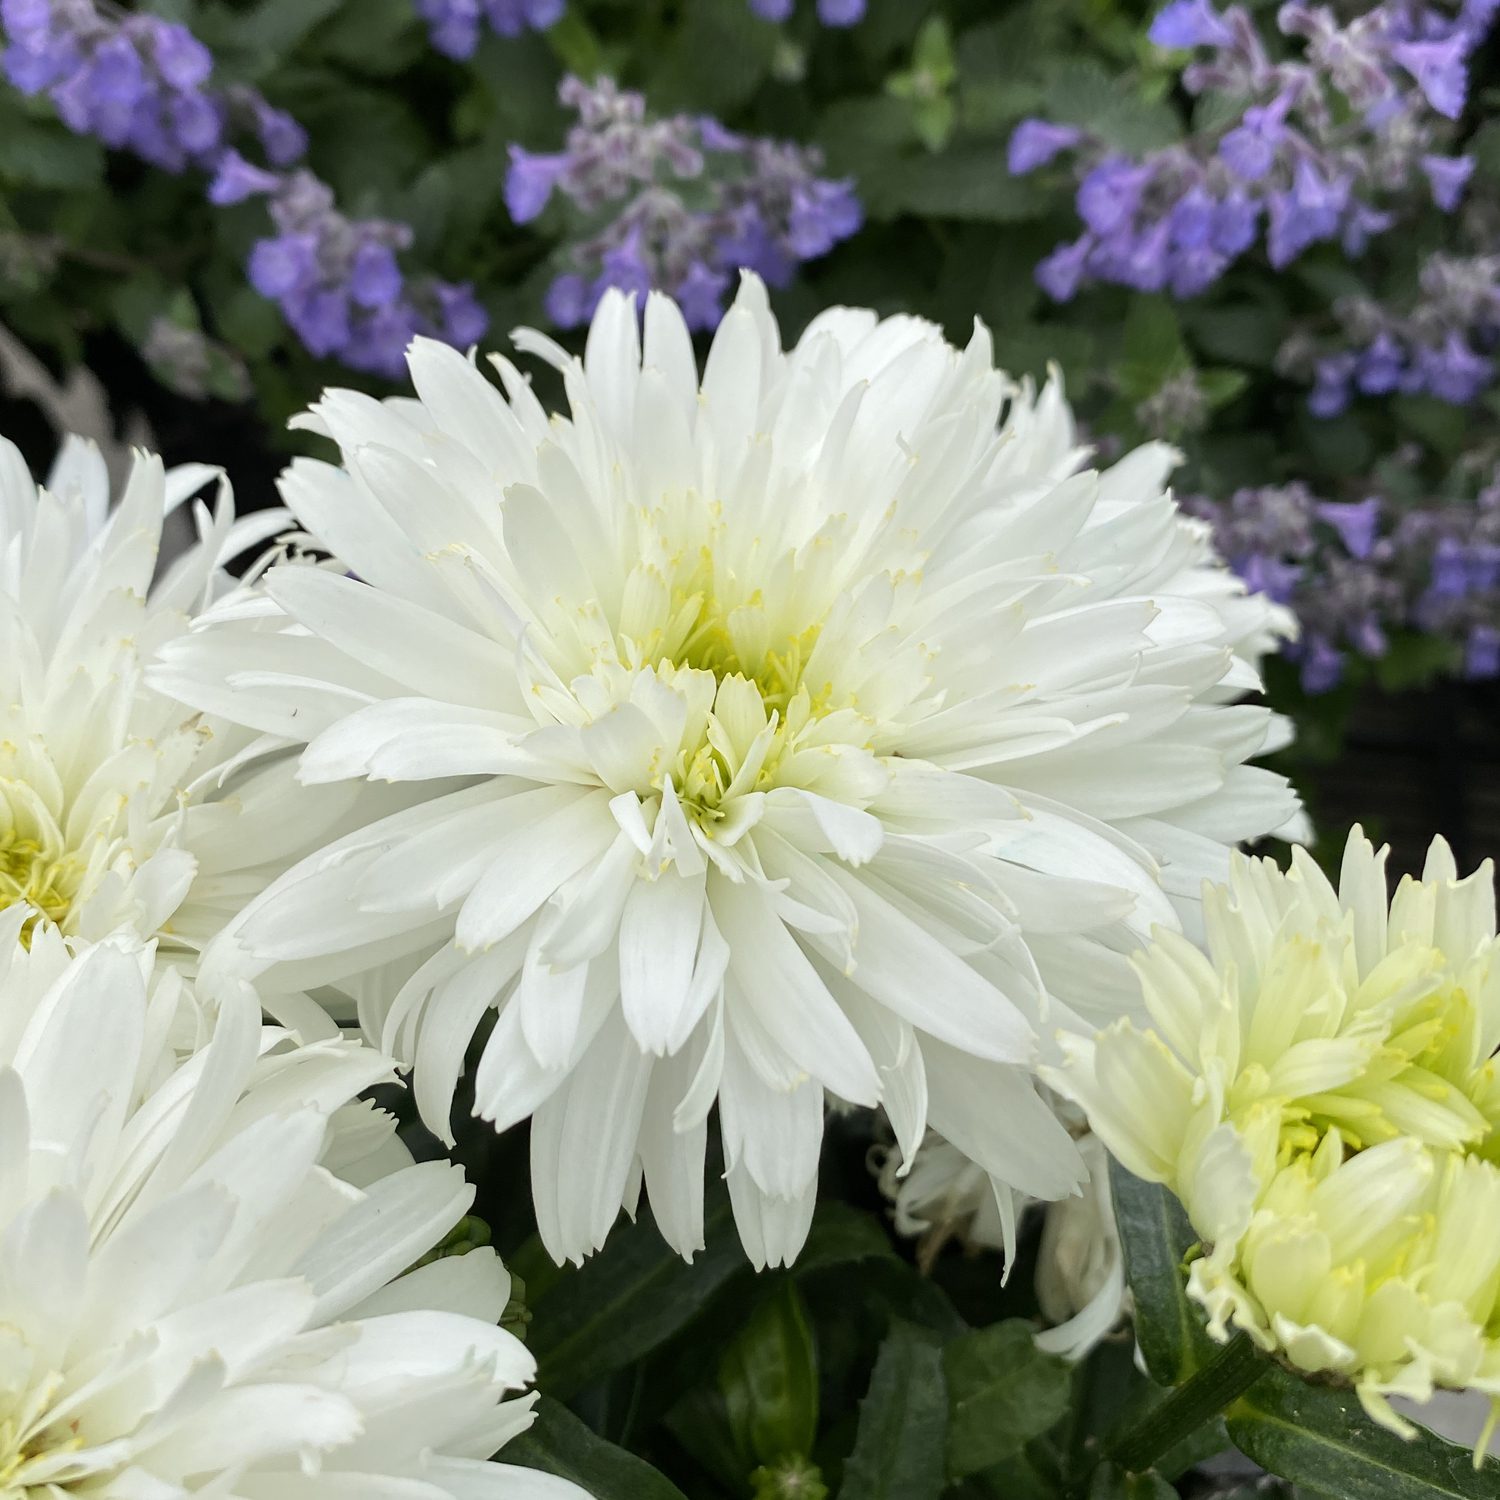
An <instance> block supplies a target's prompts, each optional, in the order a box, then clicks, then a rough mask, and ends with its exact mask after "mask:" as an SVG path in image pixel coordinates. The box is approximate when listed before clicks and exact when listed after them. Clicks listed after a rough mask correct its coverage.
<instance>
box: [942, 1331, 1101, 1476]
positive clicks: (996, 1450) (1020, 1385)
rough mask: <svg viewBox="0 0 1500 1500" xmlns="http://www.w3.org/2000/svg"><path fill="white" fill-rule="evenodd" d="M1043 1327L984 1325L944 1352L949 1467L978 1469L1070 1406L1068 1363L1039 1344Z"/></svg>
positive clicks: (956, 1471)
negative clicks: (1036, 1334) (948, 1401)
mask: <svg viewBox="0 0 1500 1500" xmlns="http://www.w3.org/2000/svg"><path fill="white" fill-rule="evenodd" d="M1035 1333H1036V1331H1035V1329H1034V1328H1033V1327H1032V1326H1031V1324H1030V1323H1027V1322H1023V1321H1021V1320H1020V1319H1014V1320H1012V1321H1010V1322H1006V1323H996V1324H994V1325H992V1326H991V1327H989V1328H979V1329H976V1330H975V1331H974V1332H972V1333H968V1334H965V1335H963V1336H962V1337H960V1338H956V1339H954V1340H953V1341H952V1342H951V1343H950V1344H948V1345H947V1347H946V1348H945V1349H944V1350H943V1372H944V1374H945V1375H946V1377H947V1381H948V1395H949V1400H950V1403H951V1405H950V1410H949V1414H948V1473H949V1475H950V1477H952V1478H954V1479H962V1478H963V1477H964V1476H965V1475H967V1474H974V1473H977V1472H978V1471H979V1470H980V1469H987V1468H989V1467H991V1466H992V1465H994V1464H997V1463H999V1462H1000V1461H1001V1460H1002V1459H1004V1458H1006V1457H1007V1456H1008V1455H1010V1454H1012V1453H1015V1452H1016V1451H1017V1450H1018V1449H1020V1448H1023V1447H1024V1446H1025V1445H1026V1444H1027V1443H1029V1442H1030V1441H1031V1440H1032V1438H1035V1437H1040V1436H1041V1435H1042V1433H1044V1432H1046V1430H1047V1429H1048V1428H1049V1427H1051V1426H1052V1424H1053V1423H1054V1422H1056V1421H1058V1420H1059V1419H1060V1418H1061V1417H1062V1416H1063V1415H1064V1414H1065V1413H1066V1412H1067V1409H1068V1402H1069V1399H1070V1396H1071V1392H1072V1379H1071V1376H1070V1373H1069V1368H1068V1364H1067V1362H1066V1361H1065V1360H1062V1359H1059V1358H1057V1357H1056V1356H1055V1355H1051V1354H1043V1353H1042V1351H1041V1350H1040V1349H1038V1348H1037V1346H1036V1338H1035Z"/></svg>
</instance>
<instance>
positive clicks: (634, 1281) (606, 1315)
mask: <svg viewBox="0 0 1500 1500" xmlns="http://www.w3.org/2000/svg"><path fill="white" fill-rule="evenodd" d="M704 1231H705V1234H706V1236H707V1245H708V1248H707V1249H706V1250H700V1251H699V1252H698V1254H697V1255H696V1256H695V1257H694V1258H693V1260H692V1262H691V1264H689V1263H688V1262H687V1261H684V1260H683V1259H682V1258H681V1256H679V1255H677V1254H676V1252H674V1251H672V1250H670V1249H668V1247H667V1245H666V1242H665V1241H664V1240H663V1239H662V1237H661V1232H660V1231H659V1230H658V1229H657V1227H656V1224H655V1222H654V1221H653V1220H652V1218H651V1215H650V1214H649V1213H642V1214H641V1216H640V1218H639V1219H638V1220H637V1221H636V1222H635V1223H634V1224H630V1225H627V1226H625V1227H624V1228H622V1229H619V1230H617V1231H616V1232H615V1233H614V1234H612V1235H611V1236H610V1240H609V1244H608V1245H607V1246H606V1248H605V1249H604V1250H602V1251H601V1252H600V1253H599V1254H598V1255H596V1256H595V1257H594V1258H593V1259H592V1260H589V1261H586V1262H585V1263H584V1265H583V1266H582V1267H581V1269H579V1270H577V1271H574V1272H572V1273H570V1274H564V1275H562V1276H560V1277H558V1278H557V1280H556V1281H555V1282H554V1283H553V1284H552V1286H551V1287H550V1288H548V1290H547V1291H546V1292H545V1293H544V1294H538V1298H537V1301H536V1303H535V1305H534V1306H533V1309H532V1322H531V1335H530V1344H531V1348H532V1351H533V1353H535V1355H536V1357H537V1384H538V1385H540V1386H541V1387H542V1389H543V1390H546V1391H550V1392H551V1393H552V1394H553V1395H554V1396H557V1397H559V1398H560V1399H562V1400H567V1399H568V1398H570V1397H571V1396H574V1395H576V1394H577V1393H578V1392H579V1391H581V1390H583V1389H585V1388H586V1387H587V1386H589V1385H592V1384H593V1383H594V1382H595V1381H598V1380H602V1379H603V1378H604V1377H605V1376H606V1375H609V1374H612V1373H613V1372H614V1371H616V1370H618V1369H621V1368H623V1367H624V1366H625V1365H628V1364H630V1363H632V1362H633V1361H634V1360H637V1359H639V1358H640V1357H641V1356H642V1355H643V1354H646V1353H649V1352H650V1351H651V1350H652V1349H654V1348H656V1346H657V1345H658V1344H661V1343H663V1342H665V1341H666V1340H667V1339H669V1338H671V1336H672V1335H673V1334H674V1333H677V1332H678V1331H679V1330H680V1329H682V1328H683V1327H684V1326H685V1325H686V1324H687V1323H689V1322H690V1321H691V1320H692V1319H693V1317H694V1316H695V1315H696V1314H697V1313H698V1312H699V1311H701V1309H702V1308H703V1306H704V1305H705V1304H706V1303H707V1302H708V1300H709V1299H710V1298H711V1297H712V1296H713V1295H714V1294H715V1293H716V1292H718V1291H719V1290H720V1289H721V1288H722V1287H723V1286H724V1285H725V1283H726V1282H728V1281H729V1280H730V1279H731V1278H732V1277H734V1276H736V1275H737V1274H739V1273H740V1272H742V1271H746V1270H747V1269H748V1265H749V1263H748V1262H747V1261H746V1259H745V1252H744V1251H743V1250H742V1249H741V1248H740V1243H739V1237H738V1236H737V1235H736V1234H735V1231H734V1222H733V1214H732V1213H731V1211H730V1207H729V1195H728V1193H727V1192H725V1191H723V1190H722V1189H721V1190H720V1193H719V1194H718V1196H717V1201H715V1202H713V1203H712V1204H711V1205H710V1206H709V1209H708V1213H707V1215H706V1220H705V1224H704ZM527 1280H528V1284H530V1281H531V1278H530V1277H528V1278H527Z"/></svg>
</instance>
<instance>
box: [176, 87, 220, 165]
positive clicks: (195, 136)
mask: <svg viewBox="0 0 1500 1500" xmlns="http://www.w3.org/2000/svg"><path fill="white" fill-rule="evenodd" d="M167 107H168V110H169V112H170V114H171V117H172V129H173V130H174V131H175V132H176V135H177V139H178V140H179V141H180V142H181V143H182V146H183V148H184V149H185V150H187V151H188V152H190V153H191V154H192V155H194V156H202V155H204V154H206V153H207V152H209V151H212V150H213V149H214V147H215V146H217V145H218V144H219V136H220V134H221V133H222V131H223V128H224V122H223V120H222V119H221V118H220V116H219V111H218V110H217V109H216V108H215V107H214V103H213V101H212V100H211V99H210V98H209V97H208V96H207V95H206V94H178V95H177V97H176V98H174V99H173V100H172V102H171V103H170V104H169V105H168V106H167Z"/></svg>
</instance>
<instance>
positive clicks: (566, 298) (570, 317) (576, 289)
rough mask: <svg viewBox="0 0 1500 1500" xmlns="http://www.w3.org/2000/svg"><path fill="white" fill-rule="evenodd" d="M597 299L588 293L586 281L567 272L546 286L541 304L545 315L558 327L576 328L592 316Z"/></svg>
mask: <svg viewBox="0 0 1500 1500" xmlns="http://www.w3.org/2000/svg"><path fill="white" fill-rule="evenodd" d="M597 300H598V299H597V298H595V297H594V296H593V295H592V294H591V293H590V291H589V284H588V282H586V281H585V280H584V279H583V277H582V276H577V275H574V274H573V273H571V272H569V273H568V274H566V275H563V276H559V277H557V279H556V280H555V281H553V283H552V285H551V286H550V287H548V288H547V295H546V297H544V298H543V305H544V306H545V308H546V310H547V317H548V318H549V319H550V320H551V321H552V322H553V323H555V324H556V325H557V326H558V327H559V328H578V327H580V326H581V325H582V324H584V323H587V322H588V320H589V318H590V317H592V316H593V311H594V304H595V302H596V301H597Z"/></svg>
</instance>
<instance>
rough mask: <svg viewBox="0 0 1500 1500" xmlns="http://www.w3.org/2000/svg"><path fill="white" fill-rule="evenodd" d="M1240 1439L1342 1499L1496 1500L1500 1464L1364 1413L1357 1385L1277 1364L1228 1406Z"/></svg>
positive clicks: (1278, 1470) (1271, 1464)
mask: <svg viewBox="0 0 1500 1500" xmlns="http://www.w3.org/2000/svg"><path fill="white" fill-rule="evenodd" d="M1228 1421H1229V1435H1230V1437H1231V1438H1233V1439H1234V1442H1235V1446H1236V1447H1238V1448H1239V1450H1240V1451H1241V1452H1242V1453H1244V1454H1245V1455H1246V1456H1247V1457H1249V1458H1253V1459H1254V1460H1255V1462H1256V1463H1258V1464H1259V1465H1260V1466H1261V1467H1262V1468H1264V1469H1269V1470H1270V1471H1271V1473H1273V1474H1279V1475H1280V1476H1281V1477H1282V1478H1283V1479H1289V1480H1291V1481H1292V1483H1293V1484H1295V1485H1297V1486H1298V1487H1299V1488H1300V1487H1301V1486H1304V1485H1307V1486H1311V1487H1313V1488H1315V1489H1320V1490H1326V1491H1327V1492H1328V1493H1329V1494H1330V1495H1337V1496H1339V1497H1340V1500H1496V1497H1500V1464H1497V1463H1496V1462H1495V1460H1494V1459H1492V1458H1487V1459H1485V1461H1484V1465H1483V1467H1482V1468H1479V1469H1476V1468H1475V1467H1474V1465H1473V1461H1472V1458H1471V1456H1470V1452H1469V1450H1468V1449H1467V1448H1461V1447H1459V1446H1458V1445H1457V1444H1456V1443H1450V1442H1447V1441H1446V1440H1445V1439H1443V1438H1440V1437H1438V1436H1437V1435H1436V1434H1435V1433H1430V1432H1428V1431H1426V1430H1425V1429H1422V1430H1419V1432H1418V1434H1417V1436H1416V1437H1414V1438H1411V1439H1407V1438H1402V1437H1399V1436H1397V1434H1395V1433H1394V1432H1389V1431H1387V1430H1386V1429H1385V1428H1384V1427H1380V1426H1378V1425H1377V1424H1376V1423H1374V1422H1372V1421H1371V1420H1370V1418H1369V1417H1368V1416H1366V1415H1365V1412H1364V1408H1363V1407H1362V1406H1361V1405H1360V1403H1359V1398H1358V1397H1357V1396H1356V1395H1355V1394H1354V1392H1353V1391H1343V1390H1333V1389H1330V1388H1328V1387H1326V1386H1315V1385H1311V1384H1309V1383H1308V1382H1307V1381H1305V1380H1299V1379H1298V1378H1297V1377H1296V1376H1295V1375H1291V1374H1289V1373H1287V1372H1286V1371H1284V1370H1279V1369H1272V1370H1270V1371H1269V1372H1268V1373H1267V1374H1266V1375H1264V1376H1263V1377H1262V1378H1261V1379H1260V1380H1258V1381H1257V1382H1256V1383H1255V1384H1254V1385H1253V1386H1252V1387H1251V1388H1250V1390H1249V1391H1248V1392H1247V1393H1246V1394H1245V1395H1244V1396H1242V1397H1241V1398H1240V1399H1239V1401H1238V1402H1236V1403H1235V1405H1234V1406H1232V1407H1231V1408H1230V1410H1229V1416H1228Z"/></svg>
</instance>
